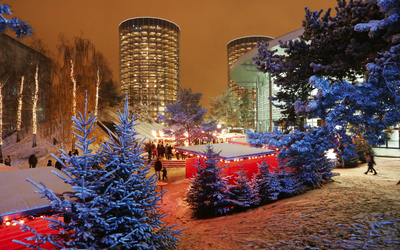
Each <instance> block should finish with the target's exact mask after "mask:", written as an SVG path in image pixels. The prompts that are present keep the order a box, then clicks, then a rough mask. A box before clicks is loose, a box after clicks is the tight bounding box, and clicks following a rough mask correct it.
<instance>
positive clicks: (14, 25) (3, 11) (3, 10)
mask: <svg viewBox="0 0 400 250" xmlns="http://www.w3.org/2000/svg"><path fill="white" fill-rule="evenodd" d="M11 14H12V13H11V10H10V6H9V5H8V4H5V5H4V4H0V33H2V32H6V31H7V30H12V31H13V32H15V36H16V37H18V38H23V37H26V36H30V35H32V34H33V29H32V28H31V26H30V25H29V24H28V23H27V22H24V21H22V20H20V19H18V18H16V17H13V18H11V19H6V18H5V15H11Z"/></svg>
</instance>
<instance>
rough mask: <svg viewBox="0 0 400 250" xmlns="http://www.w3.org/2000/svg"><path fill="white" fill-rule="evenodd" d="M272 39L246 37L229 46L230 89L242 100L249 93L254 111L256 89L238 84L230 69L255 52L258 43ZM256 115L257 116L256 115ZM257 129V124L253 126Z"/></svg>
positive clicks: (232, 42)
mask: <svg viewBox="0 0 400 250" xmlns="http://www.w3.org/2000/svg"><path fill="white" fill-rule="evenodd" d="M272 39H273V38H272V37H269V36H246V37H241V38H237V39H234V40H232V41H230V42H228V44H227V50H228V87H229V88H231V89H232V92H233V94H234V95H235V96H237V97H238V98H240V97H241V96H242V95H243V94H244V93H245V92H247V93H249V95H250V96H251V98H252V99H253V103H254V105H253V109H254V110H255V109H256V102H257V100H256V87H255V86H254V87H252V88H248V87H247V86H242V85H245V84H246V83H244V82H242V83H240V84H239V83H236V82H235V81H234V80H233V79H232V78H231V75H230V72H229V70H230V68H231V67H232V65H233V64H234V63H235V62H236V60H237V59H238V58H239V57H241V56H242V55H244V54H246V53H247V52H248V51H250V50H253V49H254V48H255V47H256V45H257V42H262V41H264V42H268V41H270V40H272ZM252 84H253V83H252ZM254 115H255V114H254ZM255 120H256V119H255V118H254V120H253V121H252V122H251V123H252V124H254V123H255ZM253 126H254V127H255V124H254V125H253Z"/></svg>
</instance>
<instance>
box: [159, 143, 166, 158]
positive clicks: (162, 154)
mask: <svg viewBox="0 0 400 250" xmlns="http://www.w3.org/2000/svg"><path fill="white" fill-rule="evenodd" d="M160 148H161V158H164V155H165V147H164V144H161V146H160Z"/></svg>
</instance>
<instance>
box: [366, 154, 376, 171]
mask: <svg viewBox="0 0 400 250" xmlns="http://www.w3.org/2000/svg"><path fill="white" fill-rule="evenodd" d="M365 156H366V158H367V162H368V170H367V172H365V173H364V174H368V172H369V171H371V172H372V171H373V172H374V175H375V174H377V173H376V170H375V168H374V165H376V163H375V161H374V156H373V155H371V154H366V155H365Z"/></svg>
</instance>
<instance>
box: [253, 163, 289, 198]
mask: <svg viewBox="0 0 400 250" xmlns="http://www.w3.org/2000/svg"><path fill="white" fill-rule="evenodd" d="M253 182H254V189H255V191H256V194H257V197H258V199H257V200H258V202H259V203H261V202H266V201H271V200H277V199H278V196H279V194H280V193H281V192H282V191H283V189H282V187H281V184H280V182H279V179H278V176H277V175H276V174H275V173H273V172H271V171H270V165H269V164H267V163H266V162H265V160H262V162H261V164H259V165H258V172H257V174H256V175H255V176H254V180H253Z"/></svg>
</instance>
